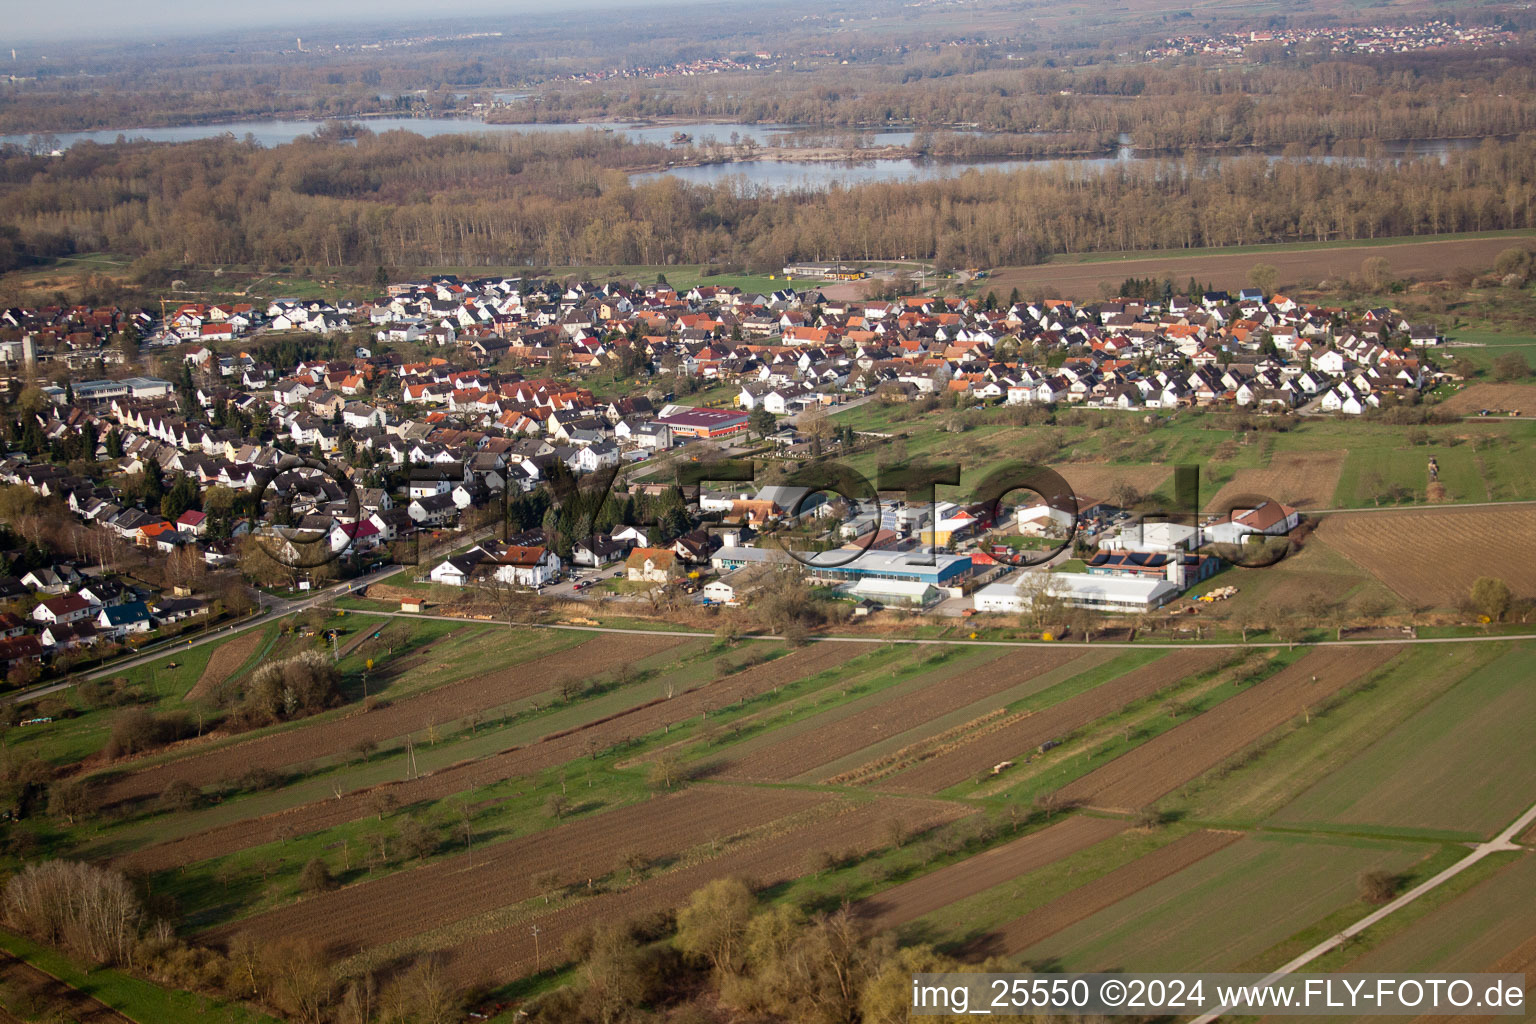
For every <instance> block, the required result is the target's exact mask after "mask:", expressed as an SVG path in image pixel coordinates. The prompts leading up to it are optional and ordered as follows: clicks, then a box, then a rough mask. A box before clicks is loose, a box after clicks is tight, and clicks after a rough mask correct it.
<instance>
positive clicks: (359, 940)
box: [204, 786, 832, 957]
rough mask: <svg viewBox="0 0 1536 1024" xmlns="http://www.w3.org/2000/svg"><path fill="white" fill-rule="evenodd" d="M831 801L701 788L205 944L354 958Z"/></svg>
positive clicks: (275, 916)
mask: <svg viewBox="0 0 1536 1024" xmlns="http://www.w3.org/2000/svg"><path fill="white" fill-rule="evenodd" d="M830 799H832V798H831V797H830V796H829V795H827V794H822V793H814V792H807V791H804V790H769V789H753V790H742V789H737V788H735V787H729V786H697V787H694V788H692V789H689V790H686V791H683V792H680V793H674V794H668V795H664V796H657V797H656V798H654V799H651V800H647V801H644V802H642V803H639V804H633V805H630V806H628V807H623V808H620V809H618V810H615V811H611V812H608V813H606V814H598V815H594V816H593V817H590V818H585V819H582V820H580V821H576V822H572V823H571V824H568V825H561V826H558V827H556V828H552V829H549V830H547V831H543V832H538V833H534V834H531V835H527V836H522V837H519V838H516V839H511V840H507V841H505V842H499V843H494V844H491V845H488V846H481V847H480V848H479V849H472V850H469V851H466V852H463V853H460V854H456V855H454V856H451V857H447V858H444V859H442V860H438V861H434V862H432V863H431V864H428V865H425V866H423V867H418V868H411V869H407V870H404V871H398V872H395V873H394V874H391V875H386V876H384V877H382V878H378V879H373V880H368V881H363V882H360V883H357V884H355V885H349V886H347V887H345V888H343V889H340V890H337V891H334V892H329V893H321V894H319V895H316V896H313V897H311V898H309V899H305V900H303V901H301V902H299V903H293V904H289V905H288V906H285V907H282V908H279V909H277V910H273V911H270V912H268V913H264V914H260V915H258V916H256V917H253V918H246V919H243V920H240V921H236V922H234V923H232V924H229V925H225V926H222V927H220V928H218V929H216V930H215V931H212V932H208V933H205V935H204V938H206V939H208V940H210V941H213V942H219V943H223V942H227V941H228V939H229V938H230V937H231V936H233V935H235V934H237V933H239V932H242V931H248V932H250V933H251V934H253V935H256V936H258V937H260V938H262V939H263V940H265V941H274V940H276V939H278V938H280V937H282V936H286V935H301V936H303V937H304V938H305V939H307V940H311V941H314V942H316V943H318V944H319V946H320V948H322V949H325V950H327V951H328V952H329V953H331V954H332V955H335V956H338V957H340V956H350V955H352V954H354V953H357V952H360V951H361V950H363V949H366V948H370V947H372V946H379V945H386V944H388V943H391V942H395V941H398V940H400V939H403V938H406V937H408V936H410V935H413V934H415V933H416V932H421V931H430V930H433V929H436V928H441V927H443V926H445V925H448V924H451V923H453V922H454V921H458V920H461V919H464V918H469V917H473V916H475V915H477V914H482V913H485V912H486V911H489V910H493V909H495V908H496V907H499V906H509V905H511V904H515V903H520V902H522V901H524V900H528V899H532V898H534V897H536V896H538V895H539V887H538V886H537V885H536V884H535V879H537V878H538V877H539V876H540V875H542V874H543V873H544V872H546V871H549V872H555V873H556V874H557V875H558V878H559V884H560V885H562V886H564V885H571V884H575V883H579V882H582V881H584V880H586V879H591V878H603V877H604V876H606V875H609V874H613V873H622V872H623V871H624V870H625V868H624V864H623V861H624V858H625V855H626V854H630V853H635V854H640V855H643V856H645V857H646V858H648V859H649V860H651V861H652V862H660V863H662V864H666V863H667V862H669V861H670V860H674V859H676V858H677V857H679V856H681V855H682V854H683V853H684V852H685V851H687V850H689V849H690V848H692V847H695V846H699V845H701V844H704V843H707V842H711V841H715V840H728V839H729V838H730V837H732V836H733V835H735V834H736V833H738V832H744V831H747V830H751V829H753V828H756V827H759V826H762V825H765V824H767V823H769V822H771V821H774V820H775V819H778V818H784V817H788V816H790V815H792V814H795V813H796V812H803V811H806V810H808V809H811V808H814V807H816V806H817V805H819V804H823V803H826V802H827V801H829V800H830Z"/></svg>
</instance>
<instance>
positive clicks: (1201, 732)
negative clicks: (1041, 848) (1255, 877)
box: [1058, 646, 1399, 808]
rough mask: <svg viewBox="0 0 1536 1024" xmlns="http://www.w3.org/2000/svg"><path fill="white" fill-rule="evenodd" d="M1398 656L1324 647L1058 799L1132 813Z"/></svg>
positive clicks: (1387, 650)
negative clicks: (1124, 809)
mask: <svg viewBox="0 0 1536 1024" xmlns="http://www.w3.org/2000/svg"><path fill="white" fill-rule="evenodd" d="M1397 653H1399V648H1396V647H1385V646H1384V647H1369V648H1359V649H1349V648H1325V649H1321V650H1318V651H1314V652H1311V653H1309V654H1307V655H1306V656H1305V657H1303V658H1302V659H1301V660H1300V661H1298V662H1296V663H1295V664H1293V665H1290V666H1288V667H1287V668H1284V669H1282V670H1281V671H1280V672H1278V673H1277V674H1275V675H1274V676H1272V677H1270V678H1269V679H1266V680H1264V681H1263V682H1261V683H1257V684H1255V685H1253V686H1251V687H1249V688H1248V689H1247V690H1245V691H1243V692H1242V693H1240V694H1238V695H1237V696H1235V697H1232V698H1230V699H1228V700H1225V701H1222V702H1221V703H1220V704H1218V705H1216V707H1214V708H1212V709H1211V710H1210V711H1208V712H1206V713H1205V714H1202V715H1197V716H1195V717H1194V718H1193V719H1190V720H1189V721H1187V722H1183V723H1181V724H1180V725H1178V726H1176V727H1175V728H1173V729H1170V730H1169V731H1167V732H1165V733H1162V734H1161V735H1159V736H1156V737H1154V738H1153V739H1151V740H1149V741H1148V742H1146V743H1144V744H1142V745H1141V746H1139V747H1136V748H1134V749H1133V750H1131V751H1130V752H1129V753H1127V754H1125V755H1123V756H1121V757H1119V758H1116V759H1115V760H1114V761H1111V762H1110V763H1109V764H1107V765H1105V766H1104V767H1102V768H1099V769H1097V770H1096V771H1094V772H1091V773H1090V774H1088V775H1086V776H1084V777H1082V778H1080V779H1077V780H1076V781H1074V782H1072V783H1069V784H1068V785H1066V786H1065V787H1063V788H1062V789H1061V790H1059V791H1058V793H1059V795H1060V798H1061V799H1063V800H1067V801H1072V802H1077V803H1085V804H1088V805H1091V806H1096V807H1117V808H1135V807H1142V806H1145V805H1147V804H1150V803H1152V802H1153V801H1155V800H1157V799H1158V798H1159V797H1161V796H1163V795H1164V794H1166V793H1168V792H1169V791H1171V790H1173V789H1176V788H1178V787H1179V786H1180V785H1183V784H1184V783H1186V782H1188V781H1190V780H1191V779H1194V778H1195V777H1196V776H1198V775H1200V774H1202V773H1204V772H1206V771H1209V770H1210V769H1212V768H1214V767H1216V766H1217V765H1218V764H1220V763H1221V762H1222V761H1224V760H1225V759H1226V758H1228V757H1231V756H1232V755H1233V754H1236V753H1237V752H1238V751H1240V750H1242V749H1243V748H1244V747H1245V746H1247V745H1248V744H1250V743H1252V742H1254V741H1255V740H1258V739H1260V738H1261V737H1262V736H1264V735H1265V734H1266V733H1268V732H1269V731H1270V730H1272V729H1274V728H1276V727H1278V726H1280V725H1283V724H1284V723H1285V722H1287V721H1289V720H1291V719H1292V718H1296V717H1299V716H1301V715H1303V714H1304V713H1305V712H1306V708H1307V706H1308V705H1309V704H1313V703H1316V702H1319V701H1322V700H1325V699H1326V698H1328V697H1329V696H1330V695H1331V694H1333V693H1335V692H1337V691H1338V690H1341V689H1343V688H1344V687H1345V686H1348V685H1349V684H1350V683H1351V682H1353V681H1354V680H1355V679H1357V678H1359V677H1361V676H1363V675H1365V674H1367V673H1369V672H1370V671H1372V670H1373V669H1376V668H1379V667H1380V666H1382V665H1384V664H1385V663H1386V662H1387V661H1389V660H1390V659H1391V658H1392V657H1394V656H1395V655H1396V654H1397Z"/></svg>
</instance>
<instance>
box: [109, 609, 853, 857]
mask: <svg viewBox="0 0 1536 1024" xmlns="http://www.w3.org/2000/svg"><path fill="white" fill-rule="evenodd" d="M624 639H634V637H625V638H624ZM867 653H869V648H868V647H867V646H866V645H863V644H840V643H819V644H813V645H811V646H809V647H806V648H803V649H801V650H799V651H796V652H794V653H793V654H790V655H787V656H785V657H784V658H780V659H777V660H775V661H771V662H767V663H764V664H760V665H756V666H754V667H752V668H749V669H747V670H745V671H742V672H737V673H735V674H733V675H730V676H727V677H725V678H724V679H722V680H719V681H718V682H715V683H710V684H706V685H701V686H698V687H696V688H694V689H690V690H687V691H684V692H681V693H677V694H676V695H675V696H673V697H672V698H671V699H670V700H668V699H660V700H654V699H653V700H648V701H646V702H644V703H642V704H640V705H639V706H637V707H633V708H631V709H629V710H627V711H626V712H621V713H617V714H613V715H610V716H606V717H604V718H602V719H600V720H597V721H594V722H591V723H589V724H587V725H585V726H580V727H575V728H572V729H568V730H563V731H562V732H560V733H558V734H553V735H550V736H547V737H544V738H542V739H540V740H538V741H536V742H533V743H530V744H528V745H526V746H520V747H512V748H510V749H506V750H503V751H501V752H498V753H495V754H491V755H489V756H486V757H483V758H480V759H477V760H472V761H466V762H462V763H457V764H453V765H450V766H448V767H446V768H444V769H441V770H439V771H436V772H433V773H432V774H430V775H427V776H422V777H417V778H414V779H409V780H407V781H403V782H397V783H394V784H392V785H390V786H389V792H390V794H391V795H392V796H393V797H394V798H395V800H396V801H397V803H398V804H399V805H401V806H408V805H411V804H415V803H418V802H421V801H427V800H436V799H442V798H445V797H450V796H453V795H454V794H456V793H459V792H461V791H463V790H466V789H471V788H473V787H475V786H482V785H487V784H490V783H494V782H499V781H501V780H503V779H508V778H512V777H514V776H518V775H527V774H531V773H534V772H538V771H543V770H545V769H549V768H555V767H558V766H559V765H561V764H563V763H565V762H567V761H570V760H572V759H574V758H578V757H581V756H583V755H585V754H589V753H591V752H592V751H594V750H600V749H604V748H606V747H609V746H612V745H614V744H615V743H618V742H620V741H622V740H627V739H630V738H632V737H636V736H641V735H645V734H646V733H650V732H653V731H657V730H661V729H663V728H664V727H667V726H669V725H671V724H677V723H681V722H684V721H687V720H688V719H690V718H692V717H693V716H695V715H698V714H700V713H701V712H704V711H707V710H709V709H710V708H719V707H724V706H727V705H729V704H731V703H735V702H737V701H741V700H745V699H749V698H751V697H755V696H758V695H760V694H763V693H766V692H768V691H771V690H773V689H774V688H776V687H779V686H783V685H785V684H787V683H789V682H791V681H793V680H796V679H801V678H806V677H810V676H814V675H816V674H818V673H820V672H823V671H826V670H828V669H832V668H835V667H837V666H839V665H842V664H843V663H844V662H846V661H848V660H850V659H852V658H854V657H856V656H858V655H861V654H867ZM372 813H373V811H372V809H371V802H370V791H369V790H355V791H352V792H346V793H343V794H342V795H341V796H340V797H334V796H328V797H325V798H322V799H318V800H316V801H314V802H311V803H306V804H303V805H302V806H298V807H294V808H290V809H287V810H283V811H281V812H279V813H273V814H266V815H262V816H260V817H255V818H250V819H243V820H239V821H234V822H230V823H227V824H222V825H218V826H215V827H213V828H210V829H207V830H204V831H201V832H197V833H194V834H191V835H186V836H180V837H177V838H174V839H170V840H168V841H167V842H164V843H160V844H155V845H152V846H149V847H146V848H145V849H143V850H140V851H137V852H135V853H134V854H132V855H130V856H127V857H124V858H122V859H121V863H123V864H124V865H131V866H135V867H150V868H153V869H155V870H163V869H165V868H169V867H175V866H177V865H180V864H187V863H191V862H193V861H198V860H204V859H207V858H210V857H217V856H222V855H224V854H229V853H233V852H235V851H237V850H241V849H244V848H246V847H248V846H255V845H260V844H262V843H265V842H268V841H270V839H271V838H272V833H273V829H274V827H275V826H276V825H278V824H279V823H280V824H282V825H283V826H284V827H285V828H287V829H289V830H291V831H294V832H314V831H319V830H321V829H326V828H332V827H334V826H336V825H339V824H342V823H344V822H348V821H355V820H357V819H359V818H364V817H367V816H369V815H370V814H372Z"/></svg>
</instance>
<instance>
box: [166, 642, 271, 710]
mask: <svg viewBox="0 0 1536 1024" xmlns="http://www.w3.org/2000/svg"><path fill="white" fill-rule="evenodd" d="M265 639H266V634H265V632H264V631H262V630H254V629H253V630H247V631H246V632H244V633H237V634H235V635H234V636H233V637H231V638H230V639H228V640H226V641H224V643H222V644H220V645H219V646H218V648H217V649H215V650H214V652H213V654H212V656H210V657H209V659H208V664H206V665H204V666H203V674H202V675H200V676H198V677H197V682H196V683H194V684H193V685H192V689H190V690H188V691H187V696H186V698H185V699H187V700H201V699H202V698H204V697H206V696H208V695H209V694H210V693H212V692H213V691H214V690H216V689H217V688H218V687H219V684H221V683H222V682H224V680H226V679H228V678H229V677H230V676H232V675H234V674H235V673H236V672H238V671H239V670H240V666H241V665H244V664H245V663H246V662H247V661H249V660H250V657H251V655H253V654H255V653H256V651H257V650H258V649H259V648H260V647H261V644H262V641H264V640H265Z"/></svg>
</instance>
